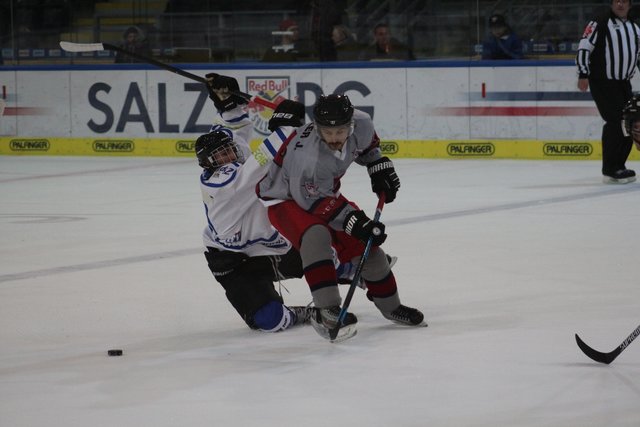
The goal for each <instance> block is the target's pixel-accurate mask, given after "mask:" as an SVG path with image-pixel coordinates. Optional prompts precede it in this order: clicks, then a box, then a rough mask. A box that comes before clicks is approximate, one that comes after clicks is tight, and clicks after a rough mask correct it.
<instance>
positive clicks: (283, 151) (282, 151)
mask: <svg viewBox="0 0 640 427" xmlns="http://www.w3.org/2000/svg"><path fill="white" fill-rule="evenodd" d="M296 135H297V132H296V131H295V130H294V131H293V132H291V135H289V137H288V138H287V139H286V140H285V141H284V142H283V143H282V145H281V146H280V149H279V150H278V152H277V153H276V155H275V156H274V157H273V162H274V163H275V164H276V165H278V166H279V167H282V162H283V161H284V156H285V155H286V154H287V146H288V145H289V142H291V140H292V139H293V137H295V136H296Z"/></svg>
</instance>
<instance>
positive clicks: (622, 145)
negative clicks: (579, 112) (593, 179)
mask: <svg viewBox="0 0 640 427" xmlns="http://www.w3.org/2000/svg"><path fill="white" fill-rule="evenodd" d="M589 87H590V88H591V96H592V97H593V100H594V101H595V103H596V107H598V111H599V112H600V116H601V117H602V119H603V120H604V121H605V122H606V123H605V124H604V126H603V127H602V174H603V175H609V176H611V175H613V174H614V173H615V172H616V171H618V170H620V169H625V168H626V167H625V162H626V161H627V158H628V157H629V153H630V152H631V146H632V145H633V142H632V140H631V137H625V136H624V135H623V133H622V108H623V107H624V105H625V104H626V103H627V101H628V100H629V99H631V97H632V96H633V94H632V92H631V83H630V82H629V81H628V80H607V79H602V80H601V79H592V78H590V79H589Z"/></svg>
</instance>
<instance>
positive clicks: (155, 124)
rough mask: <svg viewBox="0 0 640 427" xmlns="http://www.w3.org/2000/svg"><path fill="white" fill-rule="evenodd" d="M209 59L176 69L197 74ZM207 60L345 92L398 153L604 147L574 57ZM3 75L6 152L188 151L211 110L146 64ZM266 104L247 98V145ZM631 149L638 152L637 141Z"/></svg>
mask: <svg viewBox="0 0 640 427" xmlns="http://www.w3.org/2000/svg"><path fill="white" fill-rule="evenodd" d="M356 65H358V67H356ZM213 66H214V65H213V64H209V65H207V67H206V68H204V67H203V66H202V65H195V64H193V65H184V66H183V68H184V69H186V70H188V71H190V72H192V73H194V74H198V75H204V74H206V73H207V72H210V71H212V70H211V68H212V67H213ZM215 67H218V68H219V69H217V70H216V71H218V72H220V73H223V74H228V75H233V76H234V77H236V78H237V79H238V80H239V82H240V88H241V90H243V91H245V92H248V93H250V94H251V95H254V96H261V97H264V98H266V99H268V100H270V101H274V102H278V100H280V99H284V98H297V99H298V100H299V101H301V102H303V103H304V104H305V105H306V106H307V113H308V114H310V113H311V109H312V106H313V104H314V102H315V100H316V99H317V97H318V96H319V95H320V94H321V93H332V92H344V93H346V94H347V95H348V96H349V97H350V98H351V100H352V102H353V103H354V104H355V105H356V107H357V108H360V109H362V110H364V111H367V112H369V113H370V114H371V115H372V116H373V118H374V122H375V125H376V128H377V131H378V134H379V135H380V137H381V139H382V141H383V144H382V148H383V151H384V152H385V153H386V154H388V155H391V156H394V157H415V158H437V157H445V158H461V157H474V158H523V159H544V158H559V159H599V158H600V156H601V149H600V143H599V137H600V134H601V130H602V124H603V122H602V119H601V118H600V116H599V115H598V112H597V110H596V108H595V104H594V103H593V101H592V99H591V96H590V94H589V93H581V92H579V91H578V90H577V88H576V82H577V80H576V79H577V76H576V70H575V66H574V65H573V64H572V63H571V62H570V61H530V60H527V61H493V62H489V61H414V62H402V63H398V62H395V63H372V64H367V65H366V66H365V67H362V66H361V64H355V63H351V64H348V63H347V64H335V65H327V64H304V65H300V66H295V67H294V66H293V65H291V64H288V65H286V64H279V65H266V64H253V65H251V64H249V65H247V64H244V65H236V66H233V65H228V64H225V65H220V66H218V65H215ZM637 79H638V77H637V76H636V77H634V81H633V85H634V87H638V81H637ZM0 85H1V86H2V100H3V104H4V111H3V112H2V116H0V154H5V155H25V154H26V155H121V156H190V155H192V149H193V142H194V140H195V139H196V138H197V136H198V135H200V134H201V133H205V132H207V130H208V129H209V126H210V125H211V123H212V120H213V118H214V116H215V114H214V113H215V111H214V107H213V103H212V102H211V101H210V100H209V99H208V98H207V92H206V90H205V88H204V87H203V85H202V84H200V83H198V82H195V81H191V80H188V79H186V78H184V77H182V76H179V75H177V74H173V73H170V72H168V71H165V70H160V69H157V68H153V67H151V66H147V65H144V64H140V65H135V66H118V65H113V66H111V65H102V66H94V67H91V66H75V67H71V66H66V67H65V66H50V67H4V68H0ZM0 109H1V108H0ZM270 113H271V111H270V110H268V109H266V108H264V107H262V106H260V105H257V104H253V103H252V104H250V114H251V117H252V120H253V121H254V125H255V130H256V139H255V140H254V141H253V144H257V143H259V141H260V137H261V135H264V134H266V133H267V132H268V130H267V129H266V123H267V121H268V118H269V116H270ZM631 158H632V159H638V158H640V157H639V156H638V153H637V152H636V151H635V150H634V152H633V153H632V157H631Z"/></svg>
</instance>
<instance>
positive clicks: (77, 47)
mask: <svg viewBox="0 0 640 427" xmlns="http://www.w3.org/2000/svg"><path fill="white" fill-rule="evenodd" d="M60 47H61V48H62V50H65V51H67V52H99V51H103V50H111V51H114V52H120V53H123V54H124V55H128V56H130V57H132V58H135V59H137V60H139V61H142V62H146V63H148V64H151V65H155V66H156V67H158V68H162V69H163V70H167V71H171V72H172V73H176V74H179V75H181V76H182V77H186V78H188V79H190V80H195V81H197V82H200V83H205V84H206V83H207V79H205V78H204V77H202V76H198V75H195V74H192V73H190V72H188V71H185V70H182V69H180V68H177V67H174V66H172V65H169V64H165V63H164V62H160V61H158V60H155V59H153V58H149V57H148V56H144V55H140V54H138V53H135V52H129V51H128V50H126V49H123V48H121V47H119V46H116V45H113V44H109V43H72V42H65V41H61V42H60ZM231 94H233V95H236V96H239V97H241V98H244V99H246V100H247V101H253V102H255V103H256V104H260V105H263V106H265V107H267V108H271V109H272V110H275V109H276V107H277V105H276V104H274V103H273V102H270V101H267V100H266V99H264V98H260V97H258V96H255V97H252V96H251V95H249V94H248V93H244V92H240V91H236V90H234V91H231Z"/></svg>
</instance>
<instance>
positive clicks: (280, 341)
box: [0, 156, 640, 427]
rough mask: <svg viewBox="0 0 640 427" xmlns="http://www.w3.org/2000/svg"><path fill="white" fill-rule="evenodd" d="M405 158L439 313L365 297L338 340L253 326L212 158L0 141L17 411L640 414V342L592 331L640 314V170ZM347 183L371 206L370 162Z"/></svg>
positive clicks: (62, 420)
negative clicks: (210, 247)
mask: <svg viewBox="0 0 640 427" xmlns="http://www.w3.org/2000/svg"><path fill="white" fill-rule="evenodd" d="M396 165H397V169H398V173H399V175H400V177H401V179H402V189H401V192H400V194H399V196H398V200H397V201H395V202H394V203H392V204H389V205H386V206H385V209H384V212H383V214H382V220H383V222H385V223H386V224H387V230H388V234H389V239H388V241H387V243H385V245H384V247H385V249H386V250H387V252H389V253H392V254H394V255H397V256H398V257H399V261H398V263H397V265H396V267H395V269H394V271H395V273H396V277H397V279H398V284H399V289H400V295H401V298H402V300H403V302H405V303H406V304H407V305H411V306H414V307H418V308H420V309H422V310H423V311H424V313H425V315H426V319H427V321H428V323H429V327H428V328H402V327H399V326H396V325H392V324H390V323H389V322H388V321H386V320H385V319H383V318H382V316H381V315H380V314H379V313H378V312H377V310H376V309H375V307H374V306H373V305H372V304H371V303H370V302H369V301H368V300H367V299H366V297H365V296H364V294H363V293H362V292H361V291H358V293H357V294H356V295H355V297H354V299H353V301H352V304H351V308H352V311H353V312H355V313H356V314H357V315H358V317H359V323H358V335H357V336H355V337H354V338H353V339H351V340H349V341H346V342H344V343H340V344H330V343H329V342H327V341H325V340H323V339H321V338H320V337H319V336H318V335H316V333H315V332H314V331H313V329H312V328H311V327H300V328H296V329H292V330H289V331H286V332H284V333H278V334H264V333H260V332H255V331H251V330H249V329H248V328H247V327H246V326H244V323H243V322H242V321H241V319H240V318H239V317H238V316H237V314H236V313H235V311H234V310H233V308H232V307H231V306H230V305H229V304H228V303H227V301H226V299H225V297H224V294H223V291H222V288H221V287H220V286H219V285H218V284H217V283H216V282H215V281H214V280H213V278H212V276H211V274H210V272H209V271H208V269H207V266H206V263H205V262H204V258H203V256H202V254H201V244H202V243H201V238H200V232H201V229H202V227H203V226H204V213H203V208H202V203H201V200H200V190H199V188H198V175H199V169H198V167H197V165H196V164H195V162H194V161H192V160H190V159H159V158H114V157H110V158H97V157H94V158H87V157H13V156H8V157H7V156H0V426H3V427H5V426H6V427H23V426H29V427H31V426H34V427H35V426H37V427H40V426H47V427H50V426H64V427H75V426H82V427H86V426H92V427H97V426H105V427H106V426H108V427H113V426H136V427H137V426H154V427H159V426H196V427H199V426H349V427H358V426H392V427H405V426H416V427H422V426H536V427H537V426H563V427H564V426H581V427H582V426H594V427H601V426H638V425H640V404H639V403H640V343H634V344H632V345H631V346H630V347H629V348H628V349H626V350H625V352H624V353H622V354H621V355H620V356H619V357H618V359H617V360H616V361H615V362H614V363H613V364H611V365H608V366H607V365H601V364H597V363H595V362H592V361H591V360H590V359H588V358H587V357H586V356H585V355H584V354H582V352H581V351H580V350H579V349H578V347H577V346H576V344H575V341H574V334H575V333H576V332H577V333H579V334H580V336H581V337H582V338H583V339H584V340H585V341H586V342H587V343H588V344H589V345H591V346H592V347H594V348H596V349H599V350H601V351H607V352H608V351H611V350H613V349H614V348H616V347H617V346H618V345H619V344H620V343H621V342H622V340H623V339H624V338H625V337H626V336H627V335H628V334H629V333H631V331H633V330H634V329H635V328H636V327H637V326H638V324H639V323H640V310H639V306H640V280H639V278H640V268H639V266H638V259H639V257H640V251H639V250H638V246H639V242H640V239H639V237H640V231H639V226H640V183H633V184H629V185H626V186H607V185H603V184H601V177H600V174H599V170H600V163H599V162H589V161H576V162H561V161H554V162H545V161H515V160H513V161H511V160H505V161H499V160H493V161H487V160H477V161H476V160H462V161H451V160H409V159H399V160H396ZM628 166H629V167H635V168H636V169H640V164H638V163H637V162H636V163H635V164H634V162H630V163H629V164H628ZM343 191H344V193H345V194H346V195H347V196H348V197H349V198H351V199H353V200H354V201H356V202H357V203H358V204H359V205H360V206H361V207H362V208H364V209H365V210H366V211H368V212H369V213H370V214H372V213H373V212H372V211H373V208H374V207H375V199H374V197H373V194H372V193H371V192H370V187H369V180H368V178H367V176H366V172H365V171H364V169H362V168H358V167H357V166H354V167H353V168H352V170H351V171H350V172H349V174H348V175H347V176H346V177H345V178H344V179H343ZM284 285H285V286H286V288H287V289H288V290H289V293H288V294H287V293H286V291H284V290H283V292H285V299H286V301H287V302H288V303H290V304H294V305H303V304H305V305H306V304H307V303H308V302H309V301H310V295H309V290H308V288H307V285H306V284H305V282H304V281H302V280H295V281H288V282H285V283H284ZM343 291H344V292H346V287H344V288H343ZM111 348H121V349H123V350H124V356H122V357H107V355H106V351H107V350H108V349H111Z"/></svg>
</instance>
